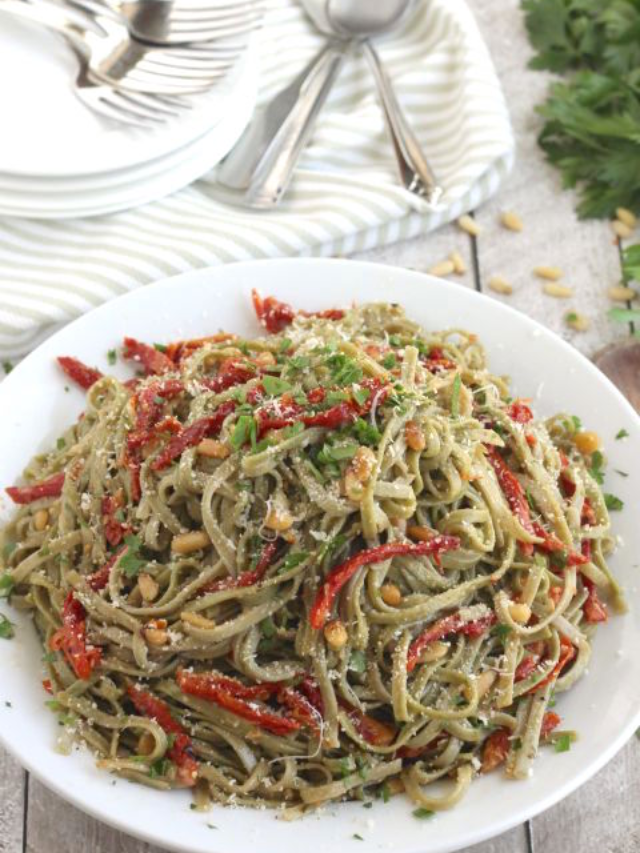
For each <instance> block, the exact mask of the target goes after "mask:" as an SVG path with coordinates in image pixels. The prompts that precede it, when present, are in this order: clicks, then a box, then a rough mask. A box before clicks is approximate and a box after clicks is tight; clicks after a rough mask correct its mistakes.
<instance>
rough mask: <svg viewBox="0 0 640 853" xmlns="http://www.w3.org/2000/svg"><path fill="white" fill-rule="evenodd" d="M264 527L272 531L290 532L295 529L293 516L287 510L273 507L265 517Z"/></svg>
mask: <svg viewBox="0 0 640 853" xmlns="http://www.w3.org/2000/svg"><path fill="white" fill-rule="evenodd" d="M264 526H265V527H268V528H269V529H270V530H277V531H281V530H289V528H290V527H293V516H292V515H291V513H290V512H289V511H288V510H287V509H284V508H282V507H278V506H273V507H271V509H270V510H269V512H268V513H267V514H266V516H265V519H264Z"/></svg>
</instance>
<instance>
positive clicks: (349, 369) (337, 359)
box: [326, 352, 363, 385]
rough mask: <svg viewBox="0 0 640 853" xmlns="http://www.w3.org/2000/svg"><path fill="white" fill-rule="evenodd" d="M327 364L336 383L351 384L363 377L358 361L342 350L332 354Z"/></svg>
mask: <svg viewBox="0 0 640 853" xmlns="http://www.w3.org/2000/svg"><path fill="white" fill-rule="evenodd" d="M326 364H327V367H328V368H329V370H330V371H331V378H332V379H333V381H334V382H335V383H336V385H350V384H351V383H352V382H360V380H361V379H362V376H363V373H362V368H361V367H360V365H359V364H358V362H357V361H355V360H354V359H352V358H349V356H347V355H345V354H344V353H342V352H337V353H334V354H333V355H330V356H329V358H328V359H327V361H326Z"/></svg>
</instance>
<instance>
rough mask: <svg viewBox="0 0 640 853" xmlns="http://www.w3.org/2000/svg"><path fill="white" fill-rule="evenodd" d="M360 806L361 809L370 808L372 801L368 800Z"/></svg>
mask: <svg viewBox="0 0 640 853" xmlns="http://www.w3.org/2000/svg"><path fill="white" fill-rule="evenodd" d="M362 808H363V809H372V808H373V803H372V802H371V800H369V801H368V802H366V803H363V804H362Z"/></svg>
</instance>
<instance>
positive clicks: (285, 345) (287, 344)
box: [278, 338, 293, 352]
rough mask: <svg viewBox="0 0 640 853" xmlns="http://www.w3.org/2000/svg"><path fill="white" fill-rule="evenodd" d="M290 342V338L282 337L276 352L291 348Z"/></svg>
mask: <svg viewBox="0 0 640 853" xmlns="http://www.w3.org/2000/svg"><path fill="white" fill-rule="evenodd" d="M292 343H293V341H292V340H291V338H283V339H282V340H281V341H280V344H279V345H278V352H286V351H287V350H288V349H291V345H292Z"/></svg>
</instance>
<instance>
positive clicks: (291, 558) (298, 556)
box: [278, 551, 309, 575]
mask: <svg viewBox="0 0 640 853" xmlns="http://www.w3.org/2000/svg"><path fill="white" fill-rule="evenodd" d="M308 556H309V552H308V551H294V552H292V553H291V554H287V556H286V557H285V560H284V563H283V564H282V565H281V566H280V568H279V569H278V574H279V575H283V574H284V573H285V572H290V571H291V569H295V568H296V566H299V565H300V563H304V561H305V560H306V559H307V557H308Z"/></svg>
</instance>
